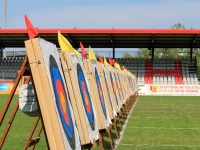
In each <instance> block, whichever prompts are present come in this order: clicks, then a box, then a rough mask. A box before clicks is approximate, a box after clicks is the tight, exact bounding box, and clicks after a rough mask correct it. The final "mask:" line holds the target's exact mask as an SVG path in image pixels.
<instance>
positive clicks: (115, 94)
mask: <svg viewBox="0 0 200 150" xmlns="http://www.w3.org/2000/svg"><path fill="white" fill-rule="evenodd" d="M108 72H109V77H110V82H111V85H112V89H113V93H114V97H115V102H116V104H117V107H118V111H119V110H120V102H119V98H118V95H117V89H116V85H115V81H114V78H113V76H112V72H111V68H110V67H108Z"/></svg>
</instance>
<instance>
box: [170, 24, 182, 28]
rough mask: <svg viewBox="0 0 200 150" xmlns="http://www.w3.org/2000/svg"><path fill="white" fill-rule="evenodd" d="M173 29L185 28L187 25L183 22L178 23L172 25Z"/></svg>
mask: <svg viewBox="0 0 200 150" xmlns="http://www.w3.org/2000/svg"><path fill="white" fill-rule="evenodd" d="M171 29H185V26H184V25H182V24H181V23H176V24H174V25H173V26H171Z"/></svg>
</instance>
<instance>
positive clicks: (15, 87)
mask: <svg viewBox="0 0 200 150" xmlns="http://www.w3.org/2000/svg"><path fill="white" fill-rule="evenodd" d="M25 61H26V62H27V58H26V60H25ZM25 61H24V62H25ZM25 65H26V63H23V65H22V67H21V69H20V72H19V74H18V76H17V80H18V81H16V82H15V84H14V86H13V89H15V90H13V89H12V91H11V93H10V95H9V98H8V100H7V103H6V105H5V106H4V110H3V112H2V116H1V123H2V122H3V119H4V117H5V114H6V112H7V110H8V107H9V106H10V103H11V100H12V98H13V95H14V94H15V91H16V89H17V86H18V83H19V81H20V79H21V77H22V76H23V75H24V73H25V70H26V68H25ZM29 81H30V78H28V79H27V80H26V83H25V84H27V83H29ZM18 108H19V101H17V102H16V105H15V107H14V110H13V112H12V115H11V117H10V119H9V122H8V124H7V126H6V129H5V131H4V134H3V136H2V138H1V141H0V149H1V148H2V146H3V144H4V141H5V139H6V137H7V134H8V132H9V130H10V127H11V125H12V122H13V120H14V118H15V115H16V113H17V110H18Z"/></svg>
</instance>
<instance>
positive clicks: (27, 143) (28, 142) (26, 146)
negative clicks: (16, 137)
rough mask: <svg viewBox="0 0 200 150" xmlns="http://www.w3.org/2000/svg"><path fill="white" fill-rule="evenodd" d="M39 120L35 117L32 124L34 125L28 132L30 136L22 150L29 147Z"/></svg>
mask: <svg viewBox="0 0 200 150" xmlns="http://www.w3.org/2000/svg"><path fill="white" fill-rule="evenodd" d="M39 120H40V117H37V118H36V120H35V123H34V125H33V127H32V130H31V132H30V135H29V137H28V139H27V141H26V144H25V146H24V150H26V149H27V148H28V147H30V145H29V144H30V141H31V138H32V136H33V134H34V132H35V129H36V127H37V125H38V122H39Z"/></svg>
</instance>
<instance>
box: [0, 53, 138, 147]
mask: <svg viewBox="0 0 200 150" xmlns="http://www.w3.org/2000/svg"><path fill="white" fill-rule="evenodd" d="M33 63H38V62H33ZM23 76H27V79H26V81H25V83H23V84H28V83H29V82H30V79H32V75H31V71H30V68H29V61H28V57H27V56H26V57H25V59H24V61H23V63H22V65H21V68H20V71H19V73H18V75H17V77H16V80H15V84H14V86H13V88H12V91H11V93H10V94H9V96H8V98H7V101H6V104H5V106H4V108H3V110H2V113H1V116H0V125H1V124H2V123H3V120H4V118H5V115H6V113H7V111H8V108H9V106H10V103H11V101H12V98H13V96H14V94H15V91H16V89H17V87H18V85H19V83H20V80H21V79H22V78H23ZM31 81H32V85H33V87H34V90H35V86H34V83H33V80H31ZM35 97H36V101H37V93H36V91H35ZM137 98H138V93H137V92H135V93H134V94H133V95H131V96H130V97H129V99H128V100H127V101H126V103H125V104H124V105H123V108H124V107H126V110H128V111H126V114H129V113H130V110H131V108H132V106H133V105H134V103H135V101H136V100H137ZM38 107H39V105H38ZM18 108H19V102H18V101H17V102H16V104H15V107H14V109H13V111H12V114H11V116H10V119H9V121H8V124H7V125H6V128H5V130H4V132H3V135H2V137H1V141H0V149H2V147H3V144H4V142H5V139H6V137H7V135H8V132H9V130H10V127H11V125H12V123H13V121H14V118H15V115H16V113H17V111H18ZM39 114H41V113H40V108H39ZM117 114H118V115H117V116H115V117H114V118H113V119H111V121H112V123H113V125H114V130H115V132H116V137H117V139H119V131H118V129H117V121H118V123H119V125H120V129H121V130H122V123H121V121H120V115H121V114H122V112H121V111H120V112H118V113H117ZM122 115H123V114H122ZM40 119H41V122H42V125H40V127H39V129H38V131H37V134H36V137H35V138H32V136H33V134H34V133H35V130H36V128H37V126H38V123H39V120H40ZM111 129H112V125H110V126H109V127H107V128H105V129H101V130H99V133H100V134H99V139H98V142H99V146H100V149H105V148H106V147H105V142H104V137H103V133H107V134H108V137H109V141H110V146H111V149H114V143H113V138H112V135H111ZM42 130H43V131H44V135H45V140H46V144H47V148H48V149H49V143H48V140H47V135H46V131H45V128H44V125H43V119H42V117H41V116H40V117H36V120H35V122H34V124H33V126H32V129H31V131H30V134H29V137H28V138H27V141H26V142H25V145H24V148H23V149H24V150H26V149H27V148H29V147H31V146H32V147H31V149H32V150H34V148H35V146H36V144H37V143H38V142H39V141H40V134H41V132H42ZM95 146H96V143H95V142H93V144H87V145H84V146H83V147H82V148H83V149H91V148H93V147H95Z"/></svg>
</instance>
